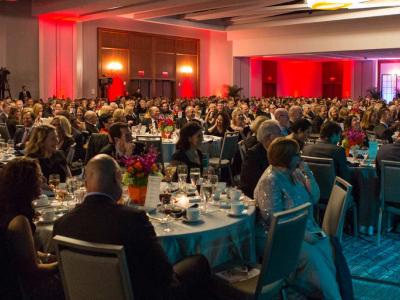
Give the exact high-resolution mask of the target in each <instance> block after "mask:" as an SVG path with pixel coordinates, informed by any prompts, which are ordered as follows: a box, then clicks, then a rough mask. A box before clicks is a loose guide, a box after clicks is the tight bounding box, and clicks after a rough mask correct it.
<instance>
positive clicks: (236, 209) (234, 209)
mask: <svg viewBox="0 0 400 300" xmlns="http://www.w3.org/2000/svg"><path fill="white" fill-rule="evenodd" d="M243 210H244V204H243V203H242V202H232V203H231V214H233V215H240V214H242V213H243Z"/></svg>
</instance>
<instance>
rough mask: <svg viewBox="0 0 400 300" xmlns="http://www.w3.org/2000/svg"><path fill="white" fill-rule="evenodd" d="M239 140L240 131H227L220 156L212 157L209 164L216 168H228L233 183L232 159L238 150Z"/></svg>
mask: <svg viewBox="0 0 400 300" xmlns="http://www.w3.org/2000/svg"><path fill="white" fill-rule="evenodd" d="M238 140H239V133H238V132H226V133H225V136H224V139H223V141H222V147H221V152H220V155H219V157H211V158H210V160H209V164H210V165H211V166H212V167H213V168H214V169H216V170H221V169H223V168H227V169H228V171H229V178H230V180H231V183H232V184H233V182H234V181H233V174H232V167H231V166H232V161H233V158H234V157H235V154H236V151H237V147H238V146H237V145H238Z"/></svg>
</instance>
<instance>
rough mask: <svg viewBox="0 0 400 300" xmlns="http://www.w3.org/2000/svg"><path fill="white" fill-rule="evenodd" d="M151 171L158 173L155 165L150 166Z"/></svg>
mask: <svg viewBox="0 0 400 300" xmlns="http://www.w3.org/2000/svg"><path fill="white" fill-rule="evenodd" d="M151 170H152V171H153V172H157V171H158V167H157V165H156V164H153V165H152V166H151Z"/></svg>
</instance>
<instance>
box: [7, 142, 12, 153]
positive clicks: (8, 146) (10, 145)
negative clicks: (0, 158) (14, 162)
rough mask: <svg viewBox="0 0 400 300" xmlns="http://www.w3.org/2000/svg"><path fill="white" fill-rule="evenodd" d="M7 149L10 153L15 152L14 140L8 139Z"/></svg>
mask: <svg viewBox="0 0 400 300" xmlns="http://www.w3.org/2000/svg"><path fill="white" fill-rule="evenodd" d="M7 151H8V153H10V154H13V152H14V140H11V139H10V140H8V141H7Z"/></svg>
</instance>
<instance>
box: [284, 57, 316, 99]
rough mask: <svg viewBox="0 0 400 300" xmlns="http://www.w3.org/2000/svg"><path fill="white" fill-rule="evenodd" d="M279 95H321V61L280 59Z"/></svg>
mask: <svg viewBox="0 0 400 300" xmlns="http://www.w3.org/2000/svg"><path fill="white" fill-rule="evenodd" d="M277 95H278V96H283V97H284V96H294V97H300V96H304V97H321V95H322V67H321V63H320V62H313V61H284V60H282V61H278V65H277Z"/></svg>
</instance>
